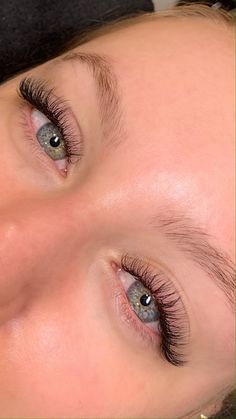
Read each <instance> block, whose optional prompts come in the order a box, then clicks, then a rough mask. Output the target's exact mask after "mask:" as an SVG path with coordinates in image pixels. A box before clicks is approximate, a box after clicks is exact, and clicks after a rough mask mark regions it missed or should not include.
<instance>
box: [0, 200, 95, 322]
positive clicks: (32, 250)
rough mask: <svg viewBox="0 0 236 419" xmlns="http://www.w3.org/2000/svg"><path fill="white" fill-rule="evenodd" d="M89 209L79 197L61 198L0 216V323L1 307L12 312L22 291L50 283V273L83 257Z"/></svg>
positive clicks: (21, 206)
mask: <svg viewBox="0 0 236 419" xmlns="http://www.w3.org/2000/svg"><path fill="white" fill-rule="evenodd" d="M75 198H77V200H76V202H75ZM75 204H76V205H75ZM90 207H91V206H89V205H88V203H87V200H86V197H85V196H84V197H83V198H82V197H81V199H80V200H78V197H71V196H67V197H65V196H62V195H61V196H58V197H56V198H55V197H54V198H49V199H44V200H39V201H36V200H35V201H32V200H29V201H27V202H23V203H21V204H19V206H18V207H17V208H16V207H14V208H11V209H10V210H8V211H5V212H2V213H1V214H0V237H1V240H0V267H1V273H0V289H1V293H0V324H1V319H2V320H3V318H4V317H6V307H8V312H9V310H10V312H11V310H13V311H14V310H15V309H16V307H17V309H18V306H19V305H20V304H21V303H22V304H24V298H26V297H27V295H26V294H27V293H28V294H29V293H32V292H34V291H35V289H37V288H40V287H43V286H46V285H47V284H49V283H50V281H54V280H55V277H56V274H55V272H57V274H60V272H63V271H64V272H65V269H66V266H67V265H69V264H70V262H71V261H72V259H73V258H75V257H77V258H78V260H79V259H80V257H81V254H82V253H83V254H84V253H85V249H86V247H88V246H89V242H90V241H91V238H92V237H93V217H92V216H91V215H90V213H91V210H90ZM91 208H92V207H91ZM23 296H24V298H23ZM3 312H4V313H5V314H4V315H3Z"/></svg>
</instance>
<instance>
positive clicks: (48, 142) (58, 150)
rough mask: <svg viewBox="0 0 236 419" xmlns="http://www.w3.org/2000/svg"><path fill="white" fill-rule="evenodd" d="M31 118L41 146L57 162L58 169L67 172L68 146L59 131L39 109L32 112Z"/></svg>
mask: <svg viewBox="0 0 236 419" xmlns="http://www.w3.org/2000/svg"><path fill="white" fill-rule="evenodd" d="M31 117H32V123H33V126H34V129H35V135H36V138H37V140H38V142H39V144H40V145H41V147H42V148H43V149H44V151H45V153H46V154H47V155H48V156H49V157H50V158H51V159H52V160H55V161H56V162H55V163H56V165H57V167H58V168H59V169H61V170H65V169H66V164H67V151H66V144H65V141H64V139H63V136H62V134H61V133H60V131H59V129H58V128H57V126H56V125H55V124H54V123H52V122H51V121H50V120H49V119H48V118H47V117H46V116H45V115H43V113H42V112H40V111H38V110H37V109H34V110H33V111H32V113H31Z"/></svg>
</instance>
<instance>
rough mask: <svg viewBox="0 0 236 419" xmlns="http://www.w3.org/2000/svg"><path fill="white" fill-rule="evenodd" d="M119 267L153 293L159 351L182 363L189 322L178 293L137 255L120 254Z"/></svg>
mask: <svg viewBox="0 0 236 419" xmlns="http://www.w3.org/2000/svg"><path fill="white" fill-rule="evenodd" d="M121 267H122V269H123V270H124V271H126V272H128V273H129V274H130V275H132V276H134V277H135V279H137V280H138V281H141V282H142V283H143V285H144V286H145V287H146V288H148V289H149V290H150V292H151V293H152V295H153V297H154V298H155V301H156V304H157V306H158V310H159V312H160V320H159V322H160V327H161V334H162V342H161V352H162V353H163V355H164V357H165V358H166V359H167V361H168V362H170V363H171V364H173V365H175V366H183V365H184V364H185V363H186V360H185V359H184V353H182V352H181V349H183V348H184V346H186V344H187V336H188V324H187V321H186V313H185V311H184V309H183V308H182V304H181V300H180V296H177V294H176V293H177V291H176V290H173V286H172V285H171V283H170V281H169V280H168V279H167V278H166V277H164V276H163V275H161V274H153V273H152V271H151V269H150V268H149V266H148V265H147V264H146V263H144V262H143V261H141V260H139V259H137V258H134V259H133V258H130V257H129V256H128V255H125V256H123V257H122V259H121Z"/></svg>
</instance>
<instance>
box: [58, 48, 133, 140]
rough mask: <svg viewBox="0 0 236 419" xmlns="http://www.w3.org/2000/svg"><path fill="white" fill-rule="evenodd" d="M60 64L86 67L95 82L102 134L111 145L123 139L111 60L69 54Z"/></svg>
mask: <svg viewBox="0 0 236 419" xmlns="http://www.w3.org/2000/svg"><path fill="white" fill-rule="evenodd" d="M59 61H62V62H73V61H75V62H79V63H80V64H83V65H86V66H87V67H88V69H89V71H91V73H92V75H93V78H94V80H95V82H96V87H97V94H98V98H99V105H100V106H99V110H100V118H101V124H102V126H103V134H104V138H105V139H106V140H109V143H111V144H112V145H113V144H114V143H117V142H119V141H118V139H119V138H121V136H122V138H123V139H124V137H125V132H124V127H123V125H122V123H121V120H122V111H121V98H120V94H119V87H118V80H117V77H116V74H115V73H114V71H113V68H112V64H111V60H110V59H109V58H108V57H107V56H104V55H100V54H95V53H85V52H69V53H67V54H66V55H64V56H63V57H61V58H60V59H59Z"/></svg>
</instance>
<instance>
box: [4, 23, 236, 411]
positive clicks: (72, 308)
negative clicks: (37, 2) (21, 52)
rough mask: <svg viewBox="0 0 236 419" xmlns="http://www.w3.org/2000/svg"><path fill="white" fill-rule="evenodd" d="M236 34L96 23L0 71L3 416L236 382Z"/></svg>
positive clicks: (100, 407)
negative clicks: (78, 41) (39, 59)
mask: <svg viewBox="0 0 236 419" xmlns="http://www.w3.org/2000/svg"><path fill="white" fill-rule="evenodd" d="M233 51H234V34H233V29H232V28H231V27H230V26H227V25H226V24H224V23H222V22H216V21H211V20H210V19H206V18H191V17H190V18H178V19H177V18H170V19H164V18H163V19H157V20H154V19H153V20H151V19H150V20H146V21H144V22H142V23H137V24H135V25H127V27H126V26H124V27H121V28H118V29H117V30H113V31H111V33H106V34H104V35H102V36H99V37H95V38H94V39H91V40H90V41H89V42H87V43H84V44H82V45H80V46H79V47H77V48H75V49H73V50H71V51H70V52H68V53H66V54H64V55H63V56H61V57H58V58H56V59H54V60H52V61H49V62H47V63H45V64H43V65H41V66H39V67H36V68H34V69H32V70H29V71H27V72H26V73H25V74H21V75H19V76H17V77H15V78H14V79H12V80H10V81H8V82H7V83H5V84H3V85H1V87H0V115H1V119H0V136H1V156H0V189H1V200H0V239H1V241H0V264H1V275H0V290H1V292H0V406H1V409H0V417H2V418H6V417H24V418H26V417H31V418H32V417H58V418H60V417H72V418H76V417H84V418H89V417H102V418H105V417H110V418H124V417H132V418H147V417H149V418H154V417H155V418H184V417H186V418H194V417H200V413H204V414H205V415H206V414H207V415H209V414H211V413H212V412H214V411H215V410H216V409H218V408H220V405H221V402H222V400H223V399H224V397H225V396H226V395H227V393H228V392H229V391H230V390H231V388H232V386H233V381H234V370H233V359H234V312H233V307H232V302H233V290H232V276H233V273H232V263H231V262H230V259H233V257H234V255H233V243H234V238H233V233H232V232H233V214H234V211H233V207H234V201H233V198H234V196H233V191H234V175H233V174H234V170H233V165H234V149H233V138H234V65H233V63H234V53H233Z"/></svg>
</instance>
